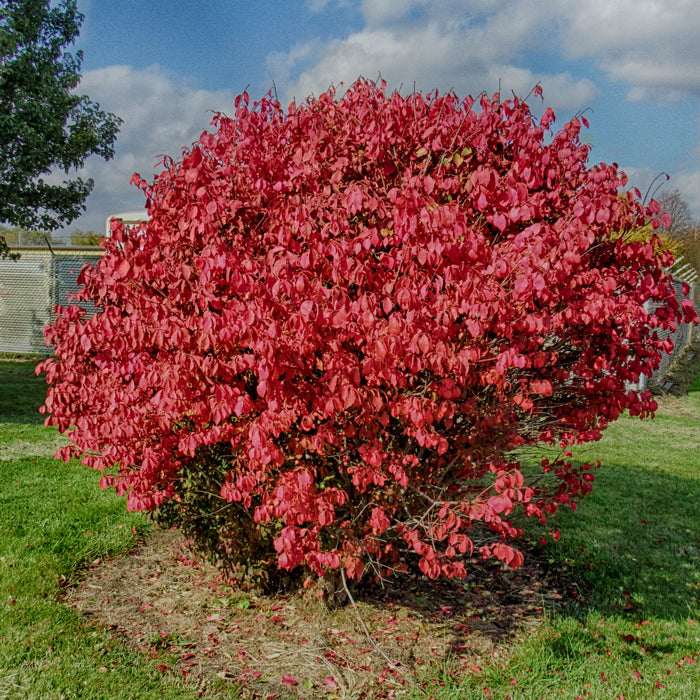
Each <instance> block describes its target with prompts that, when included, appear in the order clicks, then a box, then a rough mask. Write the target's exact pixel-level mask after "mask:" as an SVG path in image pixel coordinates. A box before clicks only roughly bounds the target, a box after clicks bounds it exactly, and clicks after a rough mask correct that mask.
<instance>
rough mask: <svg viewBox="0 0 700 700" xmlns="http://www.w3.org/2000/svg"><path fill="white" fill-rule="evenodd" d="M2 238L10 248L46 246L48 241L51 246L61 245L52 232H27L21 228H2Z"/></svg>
mask: <svg viewBox="0 0 700 700" xmlns="http://www.w3.org/2000/svg"><path fill="white" fill-rule="evenodd" d="M0 236H2V237H3V238H4V239H5V243H6V244H7V245H8V247H13V248H14V247H17V246H33V245H40V246H46V242H47V241H48V242H49V244H58V243H59V242H58V241H56V240H55V239H54V237H53V236H52V234H51V232H50V231H27V229H24V228H22V227H21V226H13V227H12V228H8V227H6V226H0Z"/></svg>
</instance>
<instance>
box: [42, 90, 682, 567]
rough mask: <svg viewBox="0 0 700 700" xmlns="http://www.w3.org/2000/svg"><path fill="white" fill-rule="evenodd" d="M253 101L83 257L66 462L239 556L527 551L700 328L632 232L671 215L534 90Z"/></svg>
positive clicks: (72, 332) (434, 556)
mask: <svg viewBox="0 0 700 700" xmlns="http://www.w3.org/2000/svg"><path fill="white" fill-rule="evenodd" d="M236 104H237V108H236V112H235V115H234V116H233V118H228V117H226V116H224V115H218V116H216V118H215V119H214V122H213V126H214V127H215V128H214V131H213V133H204V134H203V135H202V136H201V138H200V140H199V141H198V142H197V143H195V144H194V145H193V146H192V148H191V149H189V150H186V151H184V152H183V155H182V158H181V159H180V160H177V161H175V160H171V159H165V161H164V170H163V171H162V172H161V173H160V174H159V175H158V176H157V177H156V178H155V180H154V182H153V183H152V184H149V183H147V182H145V181H143V180H141V179H140V178H139V177H138V176H136V177H135V179H134V181H135V183H136V184H137V185H139V186H140V187H141V188H142V189H143V190H144V191H145V193H146V195H147V200H148V211H149V214H150V217H151V218H150V221H149V222H148V223H147V224H144V225H143V226H142V227H141V229H140V231H138V232H135V231H126V230H125V229H124V227H123V226H118V225H117V226H115V228H114V231H113V236H112V237H111V238H109V239H105V241H103V243H102V245H103V246H104V248H105V249H106V254H105V256H104V257H103V258H102V259H101V260H100V262H99V263H98V264H97V266H96V267H86V268H85V269H84V270H83V272H82V273H81V278H80V280H81V282H82V283H83V284H84V288H83V291H82V293H81V296H82V298H83V299H86V300H88V299H89V300H91V301H92V302H94V303H95V304H96V305H97V306H98V307H100V308H101V309H102V311H101V313H99V314H97V315H94V316H92V317H91V318H86V317H85V315H84V313H83V312H82V311H81V309H80V308H78V307H76V306H71V307H67V308H60V309H59V310H58V317H57V319H56V321H55V323H54V324H53V326H52V327H51V328H49V329H48V330H47V339H48V341H49V342H51V343H54V344H55V346H56V358H55V359H49V360H47V361H46V362H45V363H44V364H43V365H42V366H41V371H45V372H46V375H47V380H48V382H49V384H50V388H49V391H48V396H47V400H46V405H45V407H44V409H43V410H44V411H45V412H46V413H47V414H48V418H47V422H48V423H49V424H52V425H57V426H58V427H59V429H60V430H61V431H63V432H64V433H66V434H67V435H68V436H69V437H70V438H71V440H72V442H73V444H72V445H71V446H69V447H67V448H65V449H63V450H62V451H61V452H60V456H62V457H63V458H64V459H68V458H70V457H72V456H80V457H81V458H82V460H83V462H84V463H85V464H86V465H88V466H91V467H93V468H95V469H98V470H100V471H103V472H104V475H103V476H102V479H101V485H102V486H103V487H115V488H116V490H117V491H118V493H120V494H127V499H128V506H129V508H132V509H146V510H154V511H155V512H156V514H157V515H158V516H159V517H162V518H164V519H165V520H166V521H167V522H172V523H174V524H179V525H181V526H182V527H183V528H184V529H185V531H186V532H187V533H188V534H189V535H191V536H193V537H194V538H195V540H196V541H197V542H199V544H200V545H201V546H202V547H203V548H204V549H206V550H207V551H208V552H209V553H210V554H213V555H215V556H217V557H219V558H220V559H221V561H222V563H223V564H224V566H226V567H227V568H229V569H230V570H234V571H238V572H243V573H245V572H249V571H251V570H255V569H256V567H258V568H259V570H261V571H264V570H268V571H269V570H270V567H271V566H272V565H273V564H276V565H277V566H278V567H279V568H281V569H284V570H304V571H307V572H309V573H311V574H315V575H323V574H324V573H325V572H328V571H329V570H330V571H337V570H339V569H341V568H342V569H343V571H344V572H345V574H347V576H348V577H350V578H355V579H357V578H360V577H361V576H362V575H363V573H364V572H367V571H369V572H371V573H372V574H374V575H379V576H385V575H388V574H390V573H392V572H400V571H406V570H407V569H409V568H413V567H417V568H418V569H420V571H422V572H423V573H425V574H426V575H428V576H430V577H438V576H441V575H443V576H448V577H454V576H457V577H460V576H464V575H465V574H466V571H467V569H466V566H467V562H468V557H469V555H472V554H474V555H478V556H481V557H489V556H495V557H498V558H499V559H502V560H503V561H505V562H506V563H508V564H510V565H512V566H518V565H519V564H520V563H521V562H522V561H523V557H522V555H521V553H520V552H519V551H518V549H517V538H518V537H519V536H520V535H521V534H522V529H521V526H522V523H521V520H523V519H524V516H529V517H531V518H534V519H537V520H540V521H542V522H547V520H548V518H549V516H550V515H551V514H553V513H554V512H555V511H556V510H557V508H558V507H560V506H562V505H568V506H570V507H574V506H575V504H576V502H577V501H578V500H579V499H580V498H581V497H582V496H583V495H584V494H586V493H587V492H588V491H589V490H590V489H591V482H592V481H593V478H594V477H593V473H592V468H591V466H590V465H589V464H583V465H580V464H575V463H574V462H573V461H572V460H571V452H570V451H569V448H570V447H571V446H572V445H574V444H576V443H583V442H588V441H592V440H597V439H598V438H599V437H600V435H601V431H603V430H604V429H605V427H606V426H607V425H608V423H609V422H610V421H614V420H615V419H616V418H617V417H618V416H619V415H620V414H621V412H622V411H624V410H625V409H628V410H629V411H630V413H632V414H633V415H638V416H640V417H645V416H649V415H652V414H653V411H654V410H655V403H654V402H653V400H652V399H651V397H650V395H649V394H648V393H642V394H637V393H636V392H632V391H626V389H625V383H626V382H628V381H635V380H636V379H638V377H639V375H640V373H641V372H651V370H652V369H653V368H655V367H656V366H658V362H659V359H660V354H661V353H662V352H663V351H664V350H668V349H669V342H670V341H668V340H661V338H660V337H659V335H658V334H657V330H658V329H660V328H666V327H669V326H672V325H674V324H676V323H678V322H681V321H682V320H683V317H684V316H683V315H684V313H685V319H686V320H692V318H693V310H692V307H687V306H686V307H684V308H679V304H678V302H677V301H676V300H675V298H674V295H673V290H672V288H671V284H670V280H669V278H668V276H667V274H666V273H665V272H664V269H663V268H664V265H667V264H669V263H670V262H671V259H672V256H671V255H670V254H669V253H668V252H659V251H658V247H659V242H658V240H657V239H656V238H655V237H654V236H653V235H652V236H651V238H650V240H645V241H635V240H629V239H628V238H629V237H628V235H627V234H628V233H629V232H632V231H634V230H636V229H638V228H639V227H640V226H643V225H644V224H645V223H646V222H647V221H648V220H649V218H650V217H651V219H652V223H653V225H654V226H659V225H660V223H661V221H662V220H663V221H664V222H666V218H665V216H664V217H662V216H661V211H660V207H659V205H658V204H657V203H656V202H654V201H652V202H651V203H650V205H649V206H648V207H647V208H645V207H644V206H643V205H642V204H641V203H640V201H639V199H640V195H639V193H638V192H623V193H620V192H619V189H620V188H621V187H623V186H624V185H625V183H626V178H625V176H624V174H623V173H620V172H619V171H618V169H617V166H615V165H606V164H603V163H601V164H599V165H595V166H593V167H588V166H587V164H586V163H587V157H588V147H587V146H585V145H583V144H581V142H580V140H579V132H580V130H581V128H582V126H583V124H582V122H583V119H574V120H573V121H571V122H569V123H567V124H565V125H564V126H563V128H562V129H561V130H559V131H557V132H553V131H552V129H551V125H552V123H553V121H554V114H553V113H552V111H551V110H549V109H548V110H547V111H546V112H545V114H544V116H543V117H542V118H541V120H539V121H538V120H536V119H535V118H534V117H533V116H532V114H531V112H530V110H529V108H528V106H527V104H526V103H525V102H523V101H522V100H520V99H513V100H509V101H505V102H501V101H500V100H499V98H498V96H495V97H494V98H493V99H488V98H487V97H485V96H484V97H482V98H481V100H480V101H479V102H478V103H476V104H475V102H474V100H472V99H471V98H467V99H465V100H463V101H461V100H460V99H458V98H457V96H456V95H454V94H447V95H444V96H439V95H437V94H435V95H427V96H424V95H422V94H413V95H410V96H408V97H403V96H401V95H400V94H397V93H394V94H391V95H388V94H386V93H385V91H384V87H383V86H377V85H375V84H373V83H368V82H365V81H358V82H357V83H356V84H355V85H354V86H353V87H352V88H351V89H350V90H349V91H347V92H346V93H345V94H344V95H343V96H342V97H340V98H339V97H337V95H336V94H335V92H334V90H330V91H329V92H327V93H325V94H323V95H321V96H320V97H319V98H317V99H310V100H309V101H307V102H306V103H305V104H303V105H301V106H297V105H294V104H292V105H290V107H289V109H288V110H287V111H286V112H285V111H284V110H283V109H282V108H281V107H280V105H279V104H278V103H276V102H275V101H274V100H273V99H271V98H270V97H267V98H264V99H262V100H261V101H260V102H259V103H257V104H255V105H253V106H252V107H251V106H250V105H249V101H248V97H247V95H245V94H244V95H243V96H241V97H239V98H238V100H237V103H236ZM649 299H652V300H654V301H656V302H658V306H656V305H655V308H656V310H655V311H654V312H653V314H652V313H649V312H647V310H645V307H644V302H646V301H647V300H649ZM542 443H545V444H549V445H559V446H560V447H561V450H562V453H561V454H560V456H559V457H550V458H544V459H542V461H541V463H540V462H536V464H535V465H533V464H532V463H529V462H522V460H521V459H520V458H519V457H518V455H519V454H520V453H521V451H522V450H523V449H524V448H527V447H533V446H536V445H538V444H542ZM114 465H117V466H116V467H115V466H114ZM309 580H310V579H309Z"/></svg>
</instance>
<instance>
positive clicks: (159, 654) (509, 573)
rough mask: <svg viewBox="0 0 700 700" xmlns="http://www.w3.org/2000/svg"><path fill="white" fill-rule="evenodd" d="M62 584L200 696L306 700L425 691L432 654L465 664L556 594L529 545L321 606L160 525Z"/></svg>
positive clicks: (523, 628)
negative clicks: (223, 567)
mask: <svg viewBox="0 0 700 700" xmlns="http://www.w3.org/2000/svg"><path fill="white" fill-rule="evenodd" d="M63 594H64V595H63V597H64V599H65V602H66V603H67V604H68V605H70V606H72V607H73V608H75V609H76V610H78V611H79V612H80V613H82V614H83V615H84V616H85V617H86V618H88V619H89V620H92V621H93V622H94V623H95V624H99V625H101V626H107V627H108V629H109V630H111V631H112V633H113V634H115V635H117V636H118V637H120V638H121V639H122V640H124V641H126V643H127V644H128V645H130V646H131V647H133V648H136V649H138V650H140V651H142V652H144V653H147V654H150V655H151V656H153V657H154V658H157V659H158V660H159V661H160V662H161V663H160V664H159V665H158V668H159V669H160V670H161V671H162V672H163V673H175V674H178V675H181V676H183V677H184V678H185V681H186V683H187V684H191V685H192V686H193V687H194V688H196V689H198V690H200V691H201V694H202V695H203V696H205V697H225V696H227V695H228V694H229V692H231V691H234V689H237V692H238V693H239V694H238V695H236V697H242V698H306V699H307V700H310V699H312V698H344V699H348V698H357V699H359V698H380V697H396V698H398V697H402V696H403V695H405V694H407V693H410V691H411V690H416V687H415V686H416V684H421V683H422V686H421V687H422V692H425V691H426V690H427V691H430V689H431V687H430V683H431V682H430V681H425V678H426V674H425V673H421V671H425V669H426V667H429V666H432V667H440V666H442V667H443V668H444V669H449V670H448V671H447V672H449V673H454V674H462V673H468V672H470V671H471V672H473V670H474V666H475V665H478V664H479V663H480V662H483V659H484V658H489V659H491V660H493V659H497V658H499V657H500V656H502V655H503V654H504V653H506V652H505V649H506V647H507V644H508V643H509V642H512V641H514V640H515V639H516V638H517V636H518V635H522V634H525V633H527V632H528V631H531V630H533V629H534V628H536V627H537V626H538V625H539V624H540V623H541V622H542V619H543V607H545V606H547V605H548V604H562V595H561V594H560V593H558V592H557V591H556V590H554V588H553V587H552V579H551V578H549V577H548V573H547V571H546V565H544V564H543V563H542V562H541V561H539V560H538V558H537V557H533V556H529V557H526V563H525V565H524V566H523V567H522V568H521V569H518V570H517V571H513V570H508V569H505V568H503V567H501V566H499V565H498V564H496V563H493V564H492V563H490V562H484V563H479V565H478V566H475V567H474V571H473V573H472V574H471V575H470V576H469V577H468V578H467V579H466V580H465V581H462V582H434V581H428V580H427V579H425V578H424V577H413V578H407V579H406V578H405V579H402V580H399V581H397V582H396V583H395V584H394V587H387V588H385V589H383V590H382V589H380V588H376V589H375V590H373V591H371V592H363V594H362V595H359V594H355V596H354V600H355V603H356V605H355V606H353V605H351V604H348V605H346V606H344V607H341V608H338V609H335V610H329V609H328V607H327V605H326V603H325V602H324V601H322V600H320V599H318V598H317V597H316V596H317V595H318V593H317V592H316V593H315V592H314V591H313V589H312V591H310V592H309V591H306V592H303V593H296V594H288V595H282V594H280V595H276V596H262V595H256V594H253V593H248V592H243V591H241V590H237V589H235V588H233V587H232V586H230V585H227V584H226V583H225V582H224V581H222V580H221V577H220V575H219V572H218V570H217V569H216V568H215V567H213V566H212V565H211V564H209V563H207V562H205V561H201V560H198V559H197V558H196V557H195V556H194V555H193V554H192V552H191V551H190V550H189V549H188V548H187V546H186V543H185V542H184V541H183V539H182V537H181V535H180V534H179V533H178V532H177V531H172V530H162V529H156V530H155V531H154V533H153V535H152V536H151V537H149V539H148V540H147V541H146V542H144V543H143V544H142V545H141V546H139V547H138V548H137V549H136V550H135V551H134V552H132V553H131V554H128V555H126V556H122V557H118V558H115V559H111V560H105V561H99V560H98V561H95V562H94V563H93V564H92V566H90V567H89V570H88V571H87V573H86V576H85V578H84V579H83V580H82V581H80V582H79V583H78V584H77V585H75V586H73V587H69V588H65V589H64V591H63ZM574 594H575V592H574ZM566 595H567V596H568V594H566ZM563 604H566V602H565V601H564V602H563ZM448 659H449V663H446V661H447V660H448ZM434 675H435V674H433V676H434ZM427 677H430V676H427ZM421 679H423V680H422V681H421ZM437 682H438V681H434V683H437Z"/></svg>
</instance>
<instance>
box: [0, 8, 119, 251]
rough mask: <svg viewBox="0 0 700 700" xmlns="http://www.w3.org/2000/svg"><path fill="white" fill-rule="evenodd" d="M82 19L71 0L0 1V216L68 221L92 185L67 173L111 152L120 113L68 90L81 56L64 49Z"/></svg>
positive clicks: (35, 224) (50, 225)
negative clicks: (106, 108) (101, 107)
mask: <svg viewBox="0 0 700 700" xmlns="http://www.w3.org/2000/svg"><path fill="white" fill-rule="evenodd" d="M82 21H83V15H82V14H80V13H79V12H78V9H77V4H76V0H61V1H60V2H54V3H52V2H50V0H0V221H4V222H8V223H10V224H14V225H15V226H21V227H23V228H26V229H46V230H50V231H51V230H55V229H57V228H60V227H61V226H65V225H66V224H69V223H70V222H71V221H73V220H74V219H76V218H77V217H78V216H79V215H80V214H81V213H82V211H83V210H84V208H85V205H84V202H85V199H86V198H87V196H88V194H89V193H90V191H91V190H92V187H93V184H94V183H93V181H92V180H91V179H87V180H85V179H83V178H81V177H77V176H74V177H70V176H69V172H70V171H71V169H75V168H79V167H81V166H82V165H83V164H84V163H85V160H86V159H87V158H88V157H89V156H90V155H93V154H96V155H99V156H101V157H102V158H105V159H109V158H111V157H112V156H113V155H114V148H113V144H114V141H115V139H116V136H117V133H118V131H119V124H120V123H121V119H119V118H118V117H116V116H115V115H113V114H110V113H107V112H103V111H102V110H100V107H99V105H98V104H96V103H94V102H92V101H91V100H90V99H89V98H88V97H87V96H86V95H80V94H76V93H75V92H74V90H75V88H76V87H77V86H78V83H79V82H80V67H81V63H82V58H83V56H82V52H81V51H78V52H76V53H75V54H71V53H68V52H67V51H66V50H65V48H66V47H67V46H69V45H70V44H72V43H73V42H74V41H75V39H76V37H77V35H78V32H79V29H80V25H81V23H82ZM61 174H62V176H61ZM48 176H50V177H48ZM7 254H8V249H7V245H6V243H5V242H4V239H2V236H0V257H4V256H6V255H7Z"/></svg>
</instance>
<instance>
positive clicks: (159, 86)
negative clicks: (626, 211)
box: [68, 0, 700, 230]
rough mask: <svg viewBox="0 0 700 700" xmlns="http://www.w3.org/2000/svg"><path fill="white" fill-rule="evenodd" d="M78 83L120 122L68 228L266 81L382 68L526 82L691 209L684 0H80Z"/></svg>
mask: <svg viewBox="0 0 700 700" xmlns="http://www.w3.org/2000/svg"><path fill="white" fill-rule="evenodd" d="M78 6H79V9H80V11H81V12H82V13H83V14H84V15H85V21H84V24H83V27H82V30H81V35H80V38H79V40H78V42H77V43H76V45H75V46H74V47H73V48H74V49H76V50H77V49H80V50H82V51H83V53H84V60H83V81H82V84H81V87H80V88H79V90H80V91H82V92H85V93H86V94H88V95H89V96H90V97H91V98H92V99H93V100H95V101H97V102H99V103H100V105H101V106H102V107H103V108H104V109H107V110H109V111H112V112H114V113H116V114H118V115H119V116H121V117H122V118H123V119H124V124H123V126H122V130H121V134H120V136H119V140H118V142H117V153H116V156H115V158H114V159H113V160H112V161H110V162H109V163H104V162H103V161H100V160H99V159H91V160H90V161H89V162H88V163H87V164H86V166H85V168H84V172H83V174H84V175H86V176H89V177H93V178H94V180H95V190H94V192H93V194H92V195H91V197H90V198H89V200H88V203H87V211H86V213H85V215H84V216H82V217H81V218H80V219H78V220H76V221H75V222H74V223H73V224H72V225H71V226H70V227H68V230H72V229H73V228H76V227H77V228H81V229H94V230H102V229H103V227H104V220H105V217H106V216H107V215H108V214H111V213H116V212H122V211H128V210H132V209H139V208H141V207H142V206H143V196H142V195H141V193H140V192H139V191H138V190H136V189H135V188H133V187H131V186H130V185H129V178H130V177H131V175H132V174H133V173H134V172H139V173H140V174H141V175H143V176H144V177H147V178H149V179H150V178H151V177H152V175H153V174H154V172H155V171H154V166H155V163H156V162H157V160H158V156H159V155H161V154H169V155H172V156H178V155H179V154H180V153H181V151H182V148H183V147H187V146H189V145H190V144H191V143H192V142H193V141H194V140H195V139H196V138H197V137H198V136H199V134H200V133H201V132H202V131H203V130H204V129H205V128H207V126H208V123H209V121H210V119H211V113H210V111H223V112H232V110H233V101H234V99H235V96H236V95H237V94H238V93H240V92H241V91H242V90H244V89H246V88H247V89H248V92H249V93H250V94H251V97H253V98H254V99H256V98H258V97H260V96H262V95H263V94H264V93H266V92H267V91H268V90H270V89H271V88H272V87H273V85H274V86H275V87H276V90H277V94H278V95H279V97H280V99H281V100H282V101H283V102H285V103H286V102H288V101H291V99H293V98H296V100H297V101H301V100H303V99H304V98H305V97H307V96H308V95H310V94H316V95H317V94H319V93H321V92H323V91H324V90H325V89H326V88H327V87H328V86H329V85H330V84H332V83H333V84H338V83H340V82H344V83H346V84H349V83H351V82H352V81H353V80H354V79H355V78H357V77H358V76H359V75H363V76H365V77H367V78H376V77H377V76H378V75H380V74H381V75H382V77H383V78H384V79H386V81H387V83H388V85H389V87H390V88H399V87H400V86H402V85H403V87H404V88H408V89H409V90H411V89H413V86H414V84H415V86H416V88H417V89H419V90H422V91H428V90H433V89H435V88H438V89H440V90H441V91H446V90H449V89H454V90H455V91H456V92H457V93H458V94H459V95H460V96H465V95H467V94H472V95H477V94H479V93H481V92H483V91H485V92H488V93H493V92H495V91H496V90H497V89H498V87H499V84H500V86H501V92H502V94H503V95H510V94H511V93H512V92H515V93H517V94H519V95H525V94H527V93H528V92H530V90H531V88H532V87H533V86H534V85H535V84H536V83H538V82H539V83H541V85H542V87H543V89H544V102H543V103H541V102H539V101H537V100H533V101H532V103H531V106H532V107H533V110H539V111H541V110H542V109H543V108H544V107H546V106H551V107H552V108H553V109H554V111H555V113H556V115H557V122H556V124H555V126H556V125H560V126H561V125H563V124H564V122H565V121H566V120H568V119H569V118H570V117H572V116H573V115H575V114H577V113H579V112H581V111H582V110H588V111H587V116H588V118H589V121H590V124H591V127H590V130H589V132H588V133H587V134H586V135H585V139H586V140H587V141H588V142H590V143H592V145H593V150H592V152H591V164H593V163H597V162H600V161H605V162H613V161H614V162H617V163H619V164H620V166H621V167H622V168H623V169H624V170H625V172H627V174H628V175H629V177H630V180H631V182H632V184H634V185H636V186H638V187H639V188H640V189H641V190H642V192H644V191H645V190H646V189H647V187H648V185H649V184H650V183H651V181H652V180H653V178H654V177H655V176H656V175H658V174H660V173H662V172H666V173H668V174H669V175H670V176H671V179H670V181H669V182H668V183H667V184H666V185H664V187H665V188H666V189H678V190H680V192H681V194H682V195H683V196H684V198H685V199H686V201H687V202H688V203H689V205H690V207H691V210H692V212H693V214H694V216H695V217H696V218H698V219H700V41H699V40H698V37H700V3H698V2H697V0H616V1H615V2H610V0H587V1H586V2H585V3H584V2H580V0H576V1H575V0H501V1H500V2H499V1H498V0H267V1H266V0H257V1H253V0H247V1H246V0H197V2H185V1H184V0H167V1H166V0H140V1H139V0H120V1H119V2H113V1H112V0H78Z"/></svg>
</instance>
